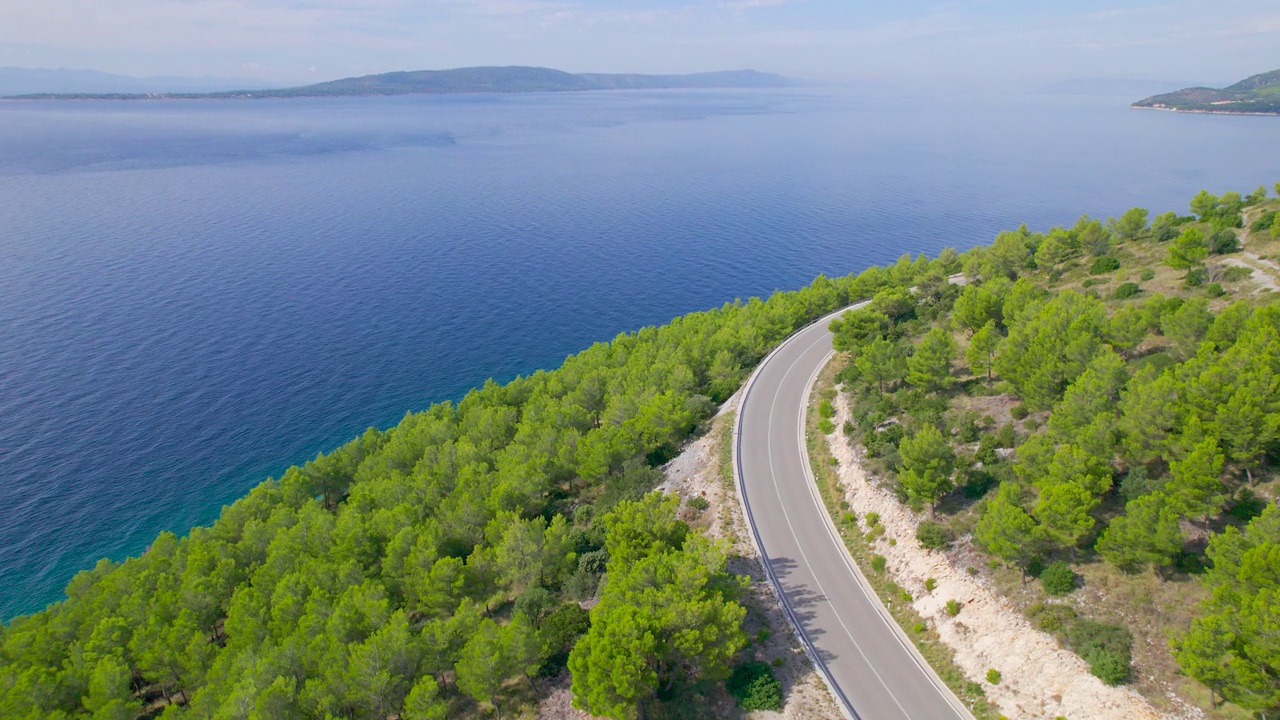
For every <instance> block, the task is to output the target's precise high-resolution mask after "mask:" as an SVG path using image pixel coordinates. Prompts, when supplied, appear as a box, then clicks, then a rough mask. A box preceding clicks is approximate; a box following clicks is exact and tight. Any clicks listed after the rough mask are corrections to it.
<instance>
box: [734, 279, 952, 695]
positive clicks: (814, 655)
mask: <svg viewBox="0 0 1280 720" xmlns="http://www.w3.org/2000/svg"><path fill="white" fill-rule="evenodd" d="M948 280H949V281H951V282H956V278H955V277H951V278H948ZM956 284H963V283H962V282H959V283H956ZM870 302H871V301H870V300H863V301H860V302H857V303H853V304H852V305H848V306H845V307H843V308H841V309H839V310H836V311H835V312H832V313H830V314H828V315H825V316H823V317H821V318H819V319H818V320H816V321H814V322H812V323H810V324H808V325H806V326H804V327H803V328H800V329H799V330H797V331H795V332H794V333H792V334H791V335H789V336H788V337H786V338H785V339H783V341H782V342H780V343H779V344H778V345H777V346H776V347H775V348H774V349H773V350H771V351H770V352H769V354H768V355H766V356H765V357H764V359H763V360H761V361H760V363H759V364H758V365H757V366H756V369H755V370H754V371H752V373H751V376H750V377H749V378H747V382H746V384H745V385H744V386H743V389H742V399H741V400H740V401H739V403H738V411H737V413H736V414H735V415H734V419H733V444H732V446H731V456H732V458H731V461H732V464H733V474H734V480H735V484H736V485H737V487H738V503H739V505H740V506H741V508H742V511H743V517H744V518H745V520H746V523H747V528H748V533H747V534H748V535H749V536H750V538H751V544H752V545H753V546H754V547H755V549H756V553H757V554H758V555H759V556H760V560H761V565H762V566H763V568H764V571H765V574H766V576H768V578H769V582H770V584H772V585H773V590H774V594H775V595H776V596H777V597H778V601H779V604H780V605H781V606H782V609H783V615H784V616H785V617H786V618H787V623H788V624H789V625H791V628H792V630H793V631H794V632H795V633H796V636H797V637H799V638H800V639H801V641H802V644H803V646H804V651H805V654H806V655H808V656H809V659H810V661H812V662H813V664H814V667H816V668H817V669H818V670H819V675H820V676H821V677H822V681H823V682H824V683H825V684H826V686H827V689H828V690H830V691H831V694H832V695H833V696H834V697H836V698H837V699H838V700H839V704H840V709H841V711H842V712H843V714H844V715H845V717H846V718H849V719H850V720H862V719H861V716H860V715H858V713H857V711H856V710H854V708H853V705H852V703H850V702H849V698H848V697H847V696H845V694H844V692H843V691H842V690H841V689H840V687H839V685H838V684H837V683H836V681H835V678H834V677H832V675H831V670H830V669H829V668H828V667H827V665H826V663H825V662H823V660H822V658H821V657H819V655H818V651H817V649H816V648H815V647H814V645H813V640H812V639H811V638H810V637H809V635H808V633H806V632H805V630H804V628H803V627H802V626H801V624H800V621H799V619H798V618H796V615H795V609H794V608H792V607H791V603H790V601H789V600H788V599H787V596H786V593H785V592H784V591H783V589H782V583H781V582H780V581H779V580H778V577H777V575H776V574H775V573H774V571H773V566H772V565H770V564H769V555H768V553H766V552H765V549H764V545H763V543H761V542H760V536H759V531H758V529H757V528H756V524H755V519H754V516H753V515H752V513H751V502H750V500H748V498H747V492H746V483H745V481H744V479H743V473H742V452H741V449H740V447H739V446H740V445H741V443H742V415H743V413H744V411H745V410H746V407H747V401H748V399H750V397H751V390H752V387H753V386H754V385H755V382H756V380H757V379H758V377H759V376H760V373H761V372H762V371H763V370H764V368H765V367H766V366H767V365H768V364H769V361H770V360H772V359H773V357H774V356H775V355H777V354H778V353H779V352H780V351H781V350H782V349H783V348H784V347H786V346H787V345H789V344H790V343H791V342H792V341H793V340H795V339H796V338H797V337H798V336H800V335H801V334H803V333H805V332H807V331H808V330H810V329H811V328H813V327H815V326H817V325H820V324H829V323H830V322H831V321H832V320H834V319H836V318H838V317H840V316H842V315H844V314H845V313H846V312H849V311H851V310H857V309H859V308H862V307H865V306H866V305H867V304H869V303H870ZM834 354H835V351H834V350H832V351H831V353H830V354H829V355H828V356H827V357H826V358H825V359H824V360H823V362H822V364H821V365H820V366H819V369H821V367H825V366H826V364H827V363H828V362H830V358H831V355H834ZM793 366H794V365H793ZM817 374H818V373H817V372H815V373H814V375H813V377H811V378H810V381H809V384H808V385H807V387H806V388H805V392H804V397H803V404H802V406H801V408H802V409H801V412H800V428H799V432H800V452H801V455H802V456H803V460H804V462H803V463H802V464H803V465H804V473H805V477H806V480H807V481H808V484H809V489H810V493H811V494H812V493H816V492H817V482H816V481H815V480H814V479H813V471H812V468H811V466H810V465H811V462H810V459H809V450H808V446H807V443H806V442H805V441H804V420H805V418H806V417H807V414H808V407H809V398H810V396H811V394H812V390H813V382H814V380H816V378H817ZM775 487H776V485H775ZM819 507H820V509H821V510H822V513H821V514H822V516H823V518H824V519H825V521H826V523H827V531H828V532H829V533H831V534H832V537H833V538H834V539H835V540H836V541H837V545H839V547H840V550H841V553H842V555H843V556H844V560H845V563H846V564H847V565H848V566H849V567H850V569H851V570H852V571H853V574H854V577H855V578H857V580H858V584H859V586H860V587H861V588H862V592H863V593H864V594H867V596H868V597H869V598H870V599H871V600H872V604H873V605H875V607H876V609H877V610H878V612H879V615H880V619H881V621H883V622H884V623H885V624H886V625H888V627H889V628H890V630H892V631H893V632H894V633H895V634H896V636H897V637H898V641H899V642H900V643H902V645H903V646H904V647H905V648H906V649H907V651H908V652H909V653H910V654H911V656H912V658H913V659H914V660H915V662H916V664H917V665H919V666H920V667H921V669H922V670H923V671H924V672H925V674H926V675H927V676H928V677H929V679H930V680H931V681H932V682H933V684H934V686H935V687H937V688H938V689H939V691H940V692H941V693H942V694H943V696H944V697H945V698H946V699H947V702H948V703H949V704H951V705H952V707H953V708H954V709H956V710H957V712H959V713H960V714H961V716H962V717H965V718H970V720H973V713H971V712H970V711H969V709H968V708H967V707H965V706H964V703H962V702H960V699H959V698H958V697H956V695H955V693H953V692H951V689H950V688H948V687H947V686H946V684H945V683H943V682H942V678H940V677H938V674H937V672H935V671H934V669H933V667H932V666H931V665H929V663H928V662H927V661H926V660H925V659H924V656H923V655H921V654H920V650H919V648H917V647H916V646H915V644H914V643H912V642H911V640H910V638H908V637H907V635H906V632H904V631H903V629H902V628H901V627H899V626H898V623H897V621H895V620H894V619H893V618H892V617H891V616H889V614H888V610H887V609H886V608H885V607H884V604H883V603H881V602H880V599H879V597H878V596H876V595H874V593H873V592H872V591H871V587H870V583H869V582H868V581H867V579H866V577H865V576H863V574H862V571H861V570H859V569H858V567H857V565H856V564H855V563H854V562H853V559H852V558H851V557H850V556H849V553H848V549H847V548H845V547H844V544H843V541H842V540H840V538H839V534H838V533H837V532H836V530H835V525H834V523H833V522H832V520H831V516H830V513H828V512H827V511H826V507H825V506H823V505H822V504H821V503H819ZM815 577H816V574H815ZM837 615H838V614H837ZM841 624H843V621H842V623H841ZM855 644H856V643H855ZM859 650H860V651H861V649H859ZM877 676H878V675H877ZM882 682H883V681H882ZM894 701H895V702H897V698H894Z"/></svg>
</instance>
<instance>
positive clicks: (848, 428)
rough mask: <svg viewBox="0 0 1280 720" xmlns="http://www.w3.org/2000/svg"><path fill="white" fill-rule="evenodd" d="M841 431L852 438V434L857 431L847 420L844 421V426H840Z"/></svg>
mask: <svg viewBox="0 0 1280 720" xmlns="http://www.w3.org/2000/svg"><path fill="white" fill-rule="evenodd" d="M841 429H842V430H844V434H845V435H848V436H849V437H853V434H854V432H855V431H856V430H857V428H855V427H854V426H853V423H851V422H849V421H848V420H845V421H844V425H842V426H841Z"/></svg>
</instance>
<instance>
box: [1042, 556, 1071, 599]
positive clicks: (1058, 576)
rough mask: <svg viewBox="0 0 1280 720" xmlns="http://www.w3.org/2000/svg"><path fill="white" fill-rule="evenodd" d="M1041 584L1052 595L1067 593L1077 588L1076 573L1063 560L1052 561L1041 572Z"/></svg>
mask: <svg viewBox="0 0 1280 720" xmlns="http://www.w3.org/2000/svg"><path fill="white" fill-rule="evenodd" d="M1040 584H1041V585H1043V586H1044V591H1045V592H1047V593H1049V594H1050V595H1066V594H1067V593H1069V592H1071V591H1072V590H1075V589H1076V573H1075V571H1074V570H1072V569H1071V566H1070V565H1068V564H1066V563H1064V562H1062V561H1061V560H1059V561H1057V562H1051V563H1049V564H1048V565H1047V566H1046V567H1045V569H1044V570H1042V571H1041V572H1040Z"/></svg>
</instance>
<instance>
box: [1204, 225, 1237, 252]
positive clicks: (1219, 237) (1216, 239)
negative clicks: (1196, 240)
mask: <svg viewBox="0 0 1280 720" xmlns="http://www.w3.org/2000/svg"><path fill="white" fill-rule="evenodd" d="M1239 251H1240V238H1239V237H1237V236H1236V234H1235V232H1234V231H1232V230H1219V231H1218V232H1216V233H1214V234H1213V235H1211V236H1210V237H1209V252H1211V253H1213V254H1214V255H1226V254H1228V253H1233V252H1239Z"/></svg>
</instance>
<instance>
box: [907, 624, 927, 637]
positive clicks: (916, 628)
mask: <svg viewBox="0 0 1280 720" xmlns="http://www.w3.org/2000/svg"><path fill="white" fill-rule="evenodd" d="M928 629H929V626H928V625H925V624H924V623H922V622H917V623H916V624H915V625H912V626H911V632H913V633H915V634H917V635H920V634H922V633H923V632H924V631H925V630H928Z"/></svg>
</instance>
